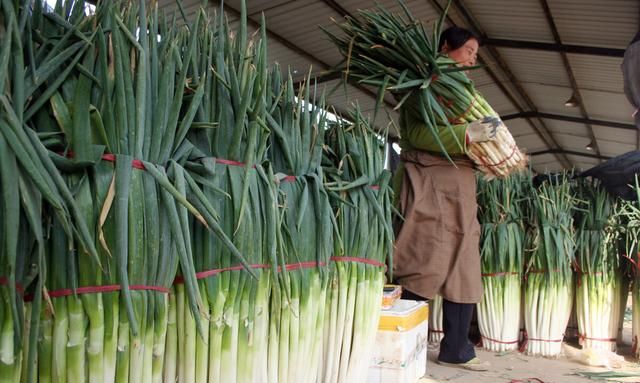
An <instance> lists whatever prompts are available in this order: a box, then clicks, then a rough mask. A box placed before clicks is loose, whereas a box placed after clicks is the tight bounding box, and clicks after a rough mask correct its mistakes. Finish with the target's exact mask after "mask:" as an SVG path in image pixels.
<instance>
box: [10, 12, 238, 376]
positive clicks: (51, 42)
mask: <svg viewBox="0 0 640 383" xmlns="http://www.w3.org/2000/svg"><path fill="white" fill-rule="evenodd" d="M6 3H8V2H5V3H3V7H4V6H5V4H6ZM151 11H152V12H151V13H149V14H147V7H146V2H144V1H140V2H139V4H137V3H133V2H132V3H129V4H128V5H127V6H126V7H122V6H121V4H116V3H111V2H102V3H100V4H98V6H97V8H96V11H95V15H89V16H88V15H86V14H85V3H84V2H83V1H76V2H58V4H57V5H56V7H55V10H54V12H51V13H47V12H44V9H43V3H42V2H36V5H35V8H34V11H33V12H30V11H25V13H24V17H23V18H22V19H24V20H25V21H24V23H25V24H24V25H27V28H28V31H27V33H24V34H23V36H24V37H25V42H24V45H26V46H27V51H28V52H31V53H30V54H28V55H26V57H28V58H29V61H28V63H26V67H27V68H32V69H33V70H34V71H35V75H33V76H31V75H29V78H28V79H27V81H26V84H27V86H26V88H27V89H29V91H30V94H33V95H34V96H33V97H31V98H29V99H28V100H29V102H28V103H27V105H26V108H25V109H26V110H25V112H24V116H25V122H24V124H25V125H27V126H28V127H33V128H36V129H37V134H38V136H36V135H35V133H34V134H31V133H30V132H31V130H30V129H29V128H27V129H26V134H27V135H28V136H29V137H34V139H33V140H32V142H31V143H32V146H33V147H34V148H36V149H32V150H33V151H36V150H40V149H38V148H41V149H42V150H41V151H42V152H43V153H45V154H44V156H42V155H39V157H40V159H41V161H43V162H44V165H41V166H40V167H41V168H42V169H52V170H51V173H53V174H55V176H56V177H57V178H55V177H54V181H55V182H56V185H57V186H58V187H59V188H60V189H61V190H66V193H68V195H69V197H65V198H64V202H65V207H66V208H67V209H69V210H71V212H72V213H73V212H77V213H75V214H76V215H77V219H76V216H74V219H76V220H75V223H76V225H77V224H78V222H87V223H88V225H89V228H90V229H88V230H87V229H82V228H81V229H80V230H76V232H77V233H79V234H80V235H75V236H73V237H72V236H71V234H74V231H71V230H67V227H68V223H66V222H67V221H68V220H65V215H60V214H57V215H56V216H55V217H56V218H55V219H53V218H52V220H51V222H52V223H51V224H50V228H48V230H47V233H48V235H49V238H48V240H49V242H50V245H49V246H48V249H49V251H48V253H47V259H48V260H49V262H48V264H52V263H57V264H56V267H50V271H47V270H45V269H44V268H42V269H40V270H39V275H38V277H39V278H38V281H39V283H44V282H45V281H46V280H47V278H48V279H49V280H51V281H52V287H53V288H54V289H55V290H58V291H57V292H58V293H60V292H61V291H60V290H59V289H67V288H68V289H71V292H72V293H71V295H69V294H67V293H64V292H62V294H55V296H52V298H51V301H52V303H51V304H50V305H47V306H46V307H40V306H37V305H36V303H37V302H38V301H39V300H40V299H41V294H40V293H39V289H37V290H36V292H35V293H34V294H33V295H34V305H33V310H34V312H36V313H37V314H38V316H41V317H42V321H43V323H42V326H37V322H35V321H31V323H30V326H31V331H32V333H34V334H38V335H39V339H40V342H39V344H38V347H37V350H38V353H39V355H38V368H37V369H33V368H31V369H28V370H27V371H37V372H38V375H39V380H41V381H48V380H54V381H55V380H57V381H71V380H74V381H75V380H77V381H84V380H91V381H129V380H130V381H151V380H154V381H161V380H162V370H163V361H164V347H165V336H166V329H167V324H166V323H167V320H168V318H167V312H168V311H167V309H168V299H167V294H166V291H167V290H168V287H169V286H170V285H171V282H172V281H173V279H174V277H175V274H176V270H177V267H178V263H180V266H181V270H182V272H183V277H184V279H185V280H186V281H187V282H188V283H186V284H185V285H186V286H187V291H188V294H189V303H190V307H191V310H192V312H198V311H199V310H200V307H199V301H200V299H199V294H198V289H197V285H196V282H195V273H194V267H193V264H192V263H193V259H192V257H191V256H190V248H191V247H190V244H189V242H190V239H191V236H190V234H189V231H188V225H187V223H188V219H189V218H188V217H189V215H188V214H189V212H190V213H191V214H192V215H193V216H195V217H197V218H198V220H199V221H201V222H202V224H204V225H206V226H207V227H208V228H210V229H211V230H214V231H216V232H217V233H218V234H219V235H220V236H221V237H222V238H224V236H223V234H222V232H221V231H220V230H218V228H219V226H218V223H217V218H216V217H215V216H212V215H203V214H201V213H200V212H199V211H198V210H197V209H196V208H195V207H194V205H193V204H191V203H190V202H189V201H188V200H187V191H188V190H191V189H194V188H193V187H191V186H189V187H188V186H187V181H188V178H186V176H185V173H184V170H183V169H182V167H181V166H180V165H179V164H178V163H177V162H175V161H174V159H179V158H181V156H182V154H181V153H182V152H183V151H184V145H183V143H184V142H185V136H186V134H187V132H188V130H189V129H190V128H191V123H192V121H193V119H194V115H195V110H196V107H197V106H198V105H199V103H200V101H201V99H202V88H201V87H200V88H198V89H197V90H196V92H195V94H194V95H193V97H192V98H191V99H189V100H185V99H184V97H183V95H184V93H185V91H184V85H183V84H185V83H186V79H187V69H188V68H189V62H190V60H191V58H192V56H193V55H194V44H193V43H192V42H193V41H194V36H195V34H192V35H189V34H188V33H187V34H185V33H179V32H178V30H177V28H173V27H171V24H169V23H168V22H167V21H166V20H164V19H163V18H161V17H160V16H159V15H158V13H157V9H156V8H153V9H151ZM174 24H175V23H174ZM196 24H197V22H196ZM196 29H197V28H196ZM136 31H137V33H136ZM136 34H137V36H135V35H136ZM158 35H161V36H162V38H161V39H158V37H157V36H158ZM36 36H37V37H36ZM54 59H55V60H54ZM54 64H55V65H54ZM39 74H42V75H43V76H41V77H39V76H38V75H39ZM32 78H33V79H35V80H33V79H32ZM29 81H31V82H29ZM37 138H39V139H40V140H36V139H37ZM43 144H44V145H46V147H47V149H49V150H50V151H49V153H48V156H47V154H46V152H44V148H43V147H42V145H43ZM38 145H40V146H38ZM103 153H108V155H103ZM102 158H104V159H105V160H101V159H102ZM45 160H48V161H49V162H50V163H52V164H55V166H56V167H57V168H58V169H59V170H58V169H55V168H54V167H53V166H49V165H47V162H45ZM113 161H115V164H112V162H113ZM134 167H135V168H134ZM69 190H72V191H73V194H72V193H71V192H69ZM44 195H45V193H43V196H44ZM63 195H64V193H63ZM142 196H144V198H143V197H142ZM52 205H53V204H52ZM58 209H59V208H58V207H57V206H55V205H53V206H52V209H51V210H52V211H57V210H58ZM54 239H55V240H54ZM223 242H225V243H227V245H228V247H229V248H230V249H231V251H232V252H233V253H234V254H236V255H238V256H239V252H238V251H237V249H235V247H233V245H232V244H231V242H230V241H229V240H227V241H223ZM93 243H96V244H97V243H99V244H100V245H99V246H97V248H98V251H97V252H96V250H95V247H94V246H93ZM85 244H87V245H85ZM65 267H66V268H65ZM65 273H66V274H65ZM45 277H46V278H45ZM130 285H136V286H137V287H136V288H131V287H130ZM114 287H115V288H114ZM78 288H82V289H81V290H82V291H81V290H78ZM49 290H51V289H49ZM87 290H89V291H87ZM114 290H118V291H114ZM81 292H82V293H81ZM45 297H47V295H46V294H45ZM29 351H30V352H32V351H35V347H34V348H31V347H30V348H29Z"/></svg>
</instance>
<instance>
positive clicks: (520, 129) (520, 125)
mask: <svg viewBox="0 0 640 383" xmlns="http://www.w3.org/2000/svg"><path fill="white" fill-rule="evenodd" d="M504 123H505V125H506V126H507V127H508V128H509V132H511V135H512V136H514V137H517V136H522V135H526V134H536V132H534V131H533V129H532V128H531V125H529V122H527V120H525V119H524V118H516V119H513V120H508V121H505V122H504Z"/></svg>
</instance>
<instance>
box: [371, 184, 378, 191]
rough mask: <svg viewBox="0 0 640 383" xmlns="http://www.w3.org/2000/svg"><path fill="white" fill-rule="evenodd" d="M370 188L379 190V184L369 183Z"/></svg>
mask: <svg viewBox="0 0 640 383" xmlns="http://www.w3.org/2000/svg"><path fill="white" fill-rule="evenodd" d="M371 190H380V185H371Z"/></svg>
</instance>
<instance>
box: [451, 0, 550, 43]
mask: <svg viewBox="0 0 640 383" xmlns="http://www.w3.org/2000/svg"><path fill="white" fill-rule="evenodd" d="M464 3H465V5H466V6H467V7H468V8H469V10H470V11H471V13H473V17H474V18H475V19H476V20H477V22H478V23H479V24H480V26H481V27H482V28H483V29H484V31H485V32H486V34H487V35H488V36H489V37H493V38H503V39H520V40H533V41H543V42H551V41H553V35H552V34H551V31H550V30H549V26H548V23H547V21H546V19H545V16H544V12H543V10H542V8H541V7H540V1H539V0H509V1H506V0H503V1H499V0H491V1H487V0H466V1H465V2H464ZM452 8H454V7H453V6H452Z"/></svg>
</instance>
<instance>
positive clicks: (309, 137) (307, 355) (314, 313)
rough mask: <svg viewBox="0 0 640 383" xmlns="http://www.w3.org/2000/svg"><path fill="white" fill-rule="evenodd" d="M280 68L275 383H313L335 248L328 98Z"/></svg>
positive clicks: (272, 334)
mask: <svg viewBox="0 0 640 383" xmlns="http://www.w3.org/2000/svg"><path fill="white" fill-rule="evenodd" d="M279 73H280V72H279V68H277V67H276V68H275V69H274V71H273V74H272V76H271V82H270V84H269V85H270V86H269V92H270V93H269V94H268V101H267V109H268V111H269V112H268V114H267V126H268V127H269V129H270V131H271V136H270V147H269V154H268V155H269V159H270V162H271V166H272V169H273V172H274V173H275V176H276V179H277V181H278V186H277V203H278V212H277V216H278V219H277V226H276V235H277V265H278V266H279V267H280V272H279V273H278V275H277V280H276V281H274V283H273V286H272V289H271V306H270V318H271V319H270V323H269V337H268V339H269V345H268V381H269V382H285V383H286V382H290V383H292V382H313V381H315V380H316V377H317V376H318V374H319V373H321V370H320V365H319V364H320V359H321V355H322V354H321V353H322V347H323V342H322V333H323V330H322V329H323V328H324V326H325V308H326V304H325V303H326V292H327V282H328V272H327V265H328V263H329V259H330V256H331V251H332V249H333V245H332V244H333V224H332V220H331V206H330V204H329V197H328V195H327V192H326V190H325V188H324V185H323V182H322V169H321V167H320V165H321V159H322V147H323V144H324V135H325V129H326V123H327V120H326V116H327V114H326V110H324V98H323V97H322V96H318V95H315V94H314V93H313V91H314V88H311V87H310V85H311V84H310V83H309V82H306V83H305V84H303V85H302V86H301V87H300V89H299V91H298V92H297V93H296V91H295V90H294V82H293V80H292V79H291V77H290V76H289V77H288V78H287V80H286V81H281V79H280V76H279Z"/></svg>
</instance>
